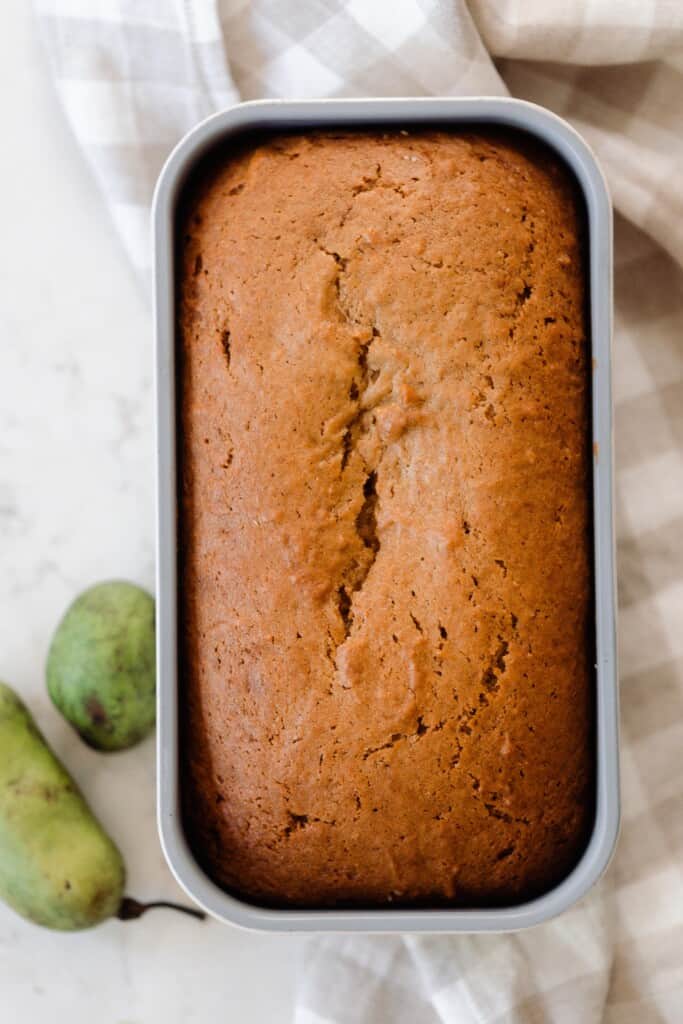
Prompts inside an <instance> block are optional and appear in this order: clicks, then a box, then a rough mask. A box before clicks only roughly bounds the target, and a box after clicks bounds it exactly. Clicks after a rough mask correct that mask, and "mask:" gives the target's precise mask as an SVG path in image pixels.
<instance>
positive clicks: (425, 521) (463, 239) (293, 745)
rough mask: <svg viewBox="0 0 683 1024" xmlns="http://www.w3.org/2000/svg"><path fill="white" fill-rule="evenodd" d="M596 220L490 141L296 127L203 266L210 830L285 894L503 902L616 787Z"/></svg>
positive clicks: (206, 199) (198, 268)
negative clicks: (594, 708)
mask: <svg viewBox="0 0 683 1024" xmlns="http://www.w3.org/2000/svg"><path fill="white" fill-rule="evenodd" d="M580 221H581V216H580V212H579V207H578V203H577V200H576V197H575V194H574V191H573V187H572V185H571V182H570V181H569V178H568V175H567V173H566V172H565V171H564V170H563V169H562V168H561V167H559V166H558V165H557V164H556V163H555V161H554V160H553V159H552V158H551V157H550V156H549V154H548V153H546V152H545V151H543V152H540V151H536V150H534V149H532V148H529V147H528V146H526V145H524V144H522V143H520V141H519V140H518V139H514V138H513V139H510V138H506V137H504V136H500V137H498V136H495V135H489V136H487V135H473V134H447V133H441V132H433V131H430V132H416V133H411V134H407V133H398V132H393V133H390V134H386V135H384V134H380V133H376V134H363V133H347V134H344V133H320V134H315V135H309V136H297V137H294V136H288V137H277V138H273V139H271V140H270V141H267V142H265V143H263V144H261V145H258V146H256V147H255V148H252V149H250V150H248V151H246V152H244V153H243V154H242V155H241V156H239V157H237V158H234V159H232V160H228V161H226V162H225V163H224V164H223V165H221V166H220V167H219V168H218V170H215V171H214V172H213V173H212V175H211V176H210V179H209V180H208V182H204V184H203V185H198V186H196V187H195V191H194V193H193V196H192V200H191V203H190V208H189V211H188V212H187V216H186V223H185V226H184V247H183V256H182V268H181V275H180V277H181V292H182V307H181V314H180V315H181V339H182V341H181V348H182V355H181V366H182V375H181V389H180V409H181V438H182V440H181V464H182V485H181V495H180V514H181V537H182V548H181V559H180V561H181V564H180V573H181V575H180V589H179V593H180V599H181V600H180V609H181V611H180V621H181V644H182V658H183V711H184V712H185V713H186V715H187V724H186V734H185V737H184V751H185V778H184V794H185V814H186V819H187V825H188V828H189V831H190V834H191V836H192V839H193V844H194V847H195V850H196V851H197V854H198V856H199V857H200V859H201V860H202V862H203V863H204V864H205V865H206V866H207V867H208V869H209V870H210V872H211V873H212V875H213V876H214V877H215V878H216V879H217V880H218V881H219V882H220V883H221V884H223V885H224V886H226V887H228V888H230V889H232V890H235V891H238V892H239V893H241V894H243V895H246V896H248V897H250V898H253V899H255V900H257V901H261V902H274V903H280V904H290V905H313V906H315V905H318V906H325V905H334V904H337V905H339V904H343V903H350V904H370V905H377V904H382V903H386V902H388V901H395V902H408V903H409V902H423V903H424V902H430V901H431V902H439V901H444V900H445V901H454V902H455V903H461V904H468V903H469V904H473V903H482V902H488V903H491V902H494V903H495V902H501V903H502V902H510V901H514V900H516V899H518V898H520V897H522V896H525V895H528V894H530V893H534V892H538V891H540V890H542V889H543V888H545V887H548V886H549V885H550V884H552V883H553V882H554V881H556V880H557V879H559V878H560V877H561V876H562V875H563V874H565V873H566V871H567V870H568V867H569V866H570V865H571V864H572V863H573V862H574V861H575V859H576V858H577V856H578V854H579V852H580V850H581V847H582V844H583V843H584V842H585V834H586V829H587V828H588V826H589V821H590V813H591V801H590V796H589V793H590V791H591V788H592V761H591V757H592V755H591V733H590V707H591V702H592V669H591V661H592V647H591V644H590V642H589V641H588V640H587V637H588V636H589V635H590V630H589V618H590V601H589V596H590V585H591V580H590V559H589V548H588V535H589V527H588V513H589V502H588V493H589V484H588V466H587V462H588V457H587V391H588V384H587V342H586V336H585V323H584V275H583V270H582V258H581V249H580V238H579V236H580Z"/></svg>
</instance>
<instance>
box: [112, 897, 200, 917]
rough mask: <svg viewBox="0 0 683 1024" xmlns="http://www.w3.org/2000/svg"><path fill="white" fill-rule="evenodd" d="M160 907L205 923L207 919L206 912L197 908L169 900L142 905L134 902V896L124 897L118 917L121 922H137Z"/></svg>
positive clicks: (136, 901)
mask: <svg viewBox="0 0 683 1024" xmlns="http://www.w3.org/2000/svg"><path fill="white" fill-rule="evenodd" d="M158 907H162V908H165V909H166V910H178V911H180V913H181V914H189V915H190V917H196V918H198V920H200V921H203V920H204V918H205V917H206V914H205V913H204V911H203V910H198V909H197V908H196V907H186V906H184V905H183V904H181V903H169V902H168V901H167V900H155V901H154V903H140V902H139V901H138V900H134V899H133V898H132V896H124V897H123V899H122V900H121V906H120V907H119V909H118V912H117V914H116V916H117V917H118V919H119V921H136V920H137V919H138V917H142V915H143V914H144V913H146V912H147V911H148V910H156V909H157V908H158Z"/></svg>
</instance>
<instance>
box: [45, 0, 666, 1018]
mask: <svg viewBox="0 0 683 1024" xmlns="http://www.w3.org/2000/svg"><path fill="white" fill-rule="evenodd" d="M36 7H37V14H38V20H39V22H40V28H41V30H42V34H43V36H44V38H45V41H46V52H47V54H48V57H49V60H50V63H51V66H52V69H53V74H54V79H55V84H56V87H57V89H58V92H59V94H60V97H61V100H62V103H63V106H64V110H65V113H66V117H67V119H68V121H69V123H70V124H71V127H72V129H73V131H74V133H75V135H76V138H77V139H78V141H79V143H80V145H81V147H82V149H83V153H84V155H85V157H86V159H87V160H88V161H89V163H90V165H91V167H92V169H93V172H94V174H95V176H96V177H97V180H98V182H99V184H100V186H101V189H102V192H103V195H104V197H105V200H106V203H107V205H108V207H109V210H110V212H111V215H112V216H113V218H114V221H115V223H116V225H117V228H118V230H119V232H120V235H121V238H122V240H123V243H124V245H125V248H126V251H127V253H128V255H129V257H130V259H131V260H132V262H133V264H134V265H135V267H136V268H137V269H138V271H139V272H140V276H141V279H142V280H143V281H144V280H145V279H146V277H147V271H148V269H149V248H148V219H149V204H150V200H151V196H152V190H153V186H154V181H155V179H156V175H157V173H158V171H159V169H160V167H161V164H162V162H163V160H164V157H165V156H166V155H167V153H168V151H169V149H170V148H171V147H172V146H173V144H174V143H175V142H176V141H177V140H178V139H179V138H180V136H181V135H182V134H183V133H184V132H185V131H186V130H187V129H188V128H190V127H192V125H193V124H195V123H196V122H197V121H198V120H200V119H201V118H202V117H204V116H206V115H207V114H210V113H211V112H212V111H214V110H217V109H220V108H222V107H225V106H227V105H229V104H232V103H234V102H237V101H238V100H239V99H252V98H256V97H266V96H281V97H282V96H287V97H309V96H358V95H364V96H368V95H380V96H381V95H386V96H388V95H394V96H410V95H432V94H437V95H472V94H489V95H495V94H504V93H506V92H509V93H511V94H512V95H515V96H521V97H523V98H526V99H530V100H534V101H536V102H538V103H541V104H543V105H545V106H547V107H550V108H551V109H552V110H555V111H556V112H557V113H559V114H561V115H562V116H564V117H566V118H567V119H568V120H569V121H571V122H572V123H573V124H574V125H575V126H576V127H577V128H578V129H579V131H581V132H582V134H583V135H584V136H585V137H586V138H587V140H588V141H589V142H590V144H591V145H592V146H593V148H594V149H595V151H596V153H597V154H598V157H599V158H600V160H601V162H602V164H603V166H604V168H605V170H606V173H607V176H608V179H609V183H610V187H611V189H612V194H613V197H614V201H615V206H616V209H617V211H618V216H617V224H616V344H615V367H614V370H615V397H616V446H617V480H616V486H617V530H618V556H619V600H620V658H621V687H622V729H623V756H622V762H623V799H624V807H623V828H622V836H621V840H620V845H619V848H618V852H617V855H616V857H615V860H614V863H613V865H612V866H611V868H610V870H609V871H608V873H607V876H606V878H605V879H604V880H603V882H602V883H601V884H600V886H599V887H598V888H597V890H596V891H595V892H594V893H593V894H592V895H591V896H590V897H589V898H587V899H586V900H584V901H583V902H582V903H581V904H580V905H579V906H578V907H576V908H575V909H574V910H572V911H570V912H569V913H567V914H565V915H563V916H562V917H560V918H559V919H557V920H555V921H553V922H550V923H549V924H547V925H544V926H541V927H539V928H536V929H533V930H532V931H529V932H526V933H522V934H520V935H517V936H471V937H468V936H464V937H440V938H436V937H412V938H406V939H401V938H386V937H372V938H370V937H347V938H343V939H342V938H337V937H326V938H314V939H312V940H311V942H310V943H309V945H308V952H307V957H306V961H305V963H304V964H303V969H302V972H301V980H300V985H299V990H298V1000H297V1009H296V1021H297V1024H343V1022H344V1024H345V1022H348V1024H351V1022H353V1024H380V1022H391V1024H403V1022H405V1024H436V1022H446V1024H451V1022H453V1024H454V1022H458V1024H460V1022H476V1024H493V1022H501V1024H503V1022H505V1024H513V1022H518V1024H536V1022H538V1024H540V1022H550V1024H558V1022H560V1024H563V1022H567V1024H569V1022H571V1024H574V1022H577V1021H580V1022H581V1024H594V1022H595V1024H597V1022H598V1021H605V1022H609V1024H650V1022H652V1024H661V1022H672V1024H674V1022H678V1021H680V1020H681V1019H683V773H681V771H680V764H681V753H682V752H683V269H682V268H683V188H681V184H680V174H681V171H680V168H681V166H683V5H681V4H680V3H678V2H677V0H638V2H636V0H590V2H586V0H526V2H525V3H524V4H521V3H519V2H517V0H470V2H469V3H465V0H374V2H372V0H346V2H344V0H296V2H294V0H291V2H278V0H252V2H249V0H219V2H216V0H37V2H36Z"/></svg>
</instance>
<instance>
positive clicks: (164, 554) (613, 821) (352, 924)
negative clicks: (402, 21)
mask: <svg viewBox="0 0 683 1024" xmlns="http://www.w3.org/2000/svg"><path fill="white" fill-rule="evenodd" d="M430 124H432V125H433V124H439V125H442V126H452V127H453V128H461V127H463V126H464V127H467V126H471V125H476V124H478V125H500V126H506V127H511V128H516V129H519V130H522V131H525V132H528V133H530V134H531V135H533V136H536V137H537V138H539V139H541V140H542V141H543V142H545V143H546V144H547V145H549V146H550V147H551V148H552V149H553V150H555V151H556V152H557V153H558V154H559V155H560V157H561V158H562V159H563V160H564V161H565V163H566V164H567V165H568V166H569V167H570V168H571V170H572V171H573V173H574V175H575V177H576V179H577V181H578V184H579V186H580V188H581V190H582V191H583V195H584V198H585V205H586V210H587V217H588V236H589V237H588V260H589V268H588V270H589V288H590V334H591V344H592V356H593V375H592V430H593V451H594V453H595V458H594V463H593V500H594V565H595V613H596V643H597V656H596V661H597V666H596V667H597V684H596V697H595V699H596V713H597V718H596V721H597V729H596V746H597V749H596V755H597V756H596V766H597V773H596V793H595V824H594V828H593V832H592V836H591V838H590V840H589V843H588V845H587V847H586V850H585V852H584V854H583V856H582V857H581V860H580V861H579V863H578V864H577V865H576V867H575V868H574V869H573V870H572V871H571V873H570V874H569V875H568V876H567V877H566V878H565V879H564V880H563V881H562V882H560V883H559V884H558V885H557V886H556V887H555V888H553V889H552V890H551V891H549V892H547V893H545V894H544V895H542V896H540V897H538V898H536V899H534V900H531V901H529V902H526V903H523V904H519V905H515V906H508V907H502V908H491V907H487V908H482V909H476V908H475V909H457V908H453V909H448V908H439V909H433V910H430V909H415V910H411V909H405V908H396V909H390V908H383V909H377V910H372V909H369V910H365V909H364V910H335V909H324V910H322V909H321V910H279V909H268V908H265V907H260V906H255V905H252V904H249V903H246V902H244V901H242V900H240V899H238V898H236V897H235V896H232V895H230V894H228V893H226V892H224V891H223V890H222V889H220V888H219V887H218V886H217V885H216V884H215V883H214V882H212V881H211V879H210V878H209V877H208V876H207V874H206V873H205V872H204V871H203V870H202V868H201V867H200V866H199V865H198V864H197V862H196V860H195V858H194V856H193V854H192V852H191V850H190V848H189V845H188V842H187V839H186V837H185V835H184V832H183V823H182V819H181V815H180V777H179V775H180V757H179V753H180V751H179V739H178V721H179V716H180V714H181V711H180V709H179V707H178V665H177V618H176V617H177V603H176V594H177V590H176V588H177V585H178V581H177V566H176V554H177V538H176V422H175V373H174V361H175V358H174V357H175V345H176V337H175V301H176V297H175V293H174V244H175V225H174V221H175V210H176V204H177V201H178V198H179V195H180V193H181V191H182V187H183V184H184V182H185V180H186V178H187V176H188V174H189V173H190V171H191V170H192V168H193V167H194V166H195V165H196V164H197V162H198V161H199V160H200V159H201V158H202V157H203V156H204V155H205V154H206V153H207V152H208V151H209V150H210V149H211V148H212V147H213V146H214V145H216V144H217V143H219V142H220V143H224V142H225V141H226V140H229V139H230V138H233V137H236V136H238V135H239V134H241V133H243V132H245V131H249V130H254V129H256V130H258V131H268V130H278V131H282V130H294V131H305V130H306V129H309V128H320V127H323V128H335V127H341V126H343V127H345V128H348V127H354V126H356V127H368V126H372V125H374V126H382V125H384V126H394V127H412V128H416V127H420V126H427V125H430ZM153 228H154V245H155V264H154V270H155V273H154V281H155V326H156V400H157V498H158V549H157V644H158V647H157V664H158V818H159V831H160V835H161V842H162V845H163V848H164V852H165V854H166V859H167V861H168V864H169V866H170V868H171V870H172V871H173V873H174V875H175V877H176V878H177V880H178V882H179V883H180V884H181V885H182V886H183V887H184V888H185V889H186V891H187V892H188V894H189V895H190V896H191V897H192V898H193V899H194V900H195V901H196V902H197V903H199V904H200V905H201V906H203V907H204V908H205V909H206V910H207V911H208V912H209V913H210V914H212V915H213V916H214V917H216V918H218V919H219V920H221V921H225V922H231V923H233V924H237V925H242V926H245V927H251V928H260V929H265V930H272V931H315V930H319V931H363V932H503V931H514V930H517V929H520V928H525V927H528V926H529V925H534V924H538V923H540V922H542V921H546V920H548V919H549V918H551V917H553V916H555V915H556V914H558V913H560V912H561V911H563V910H565V909H566V908H568V907H569V906H571V905H572V904H573V903H575V902H576V901H577V900H578V899H580V897H582V896H583V895H584V894H585V893H586V892H587V891H588V890H589V889H590V888H591V886H592V885H593V884H594V883H595V882H596V880H597V879H598V878H599V877H600V875H601V874H602V872H603V871H604V870H605V868H606V866H607V864H608V862H609V859H610V856H611V854H612V851H613V849H614V845H615V842H616V838H617V833H618V828H619V777H618V770H619V766H618V693H617V665H616V643H615V579H614V526H613V506H612V490H613V487H612V475H613V456H612V398H611V383H610V348H611V334H612V214H611V204H610V198H609V194H608V191H607V187H606V184H605V180H604V178H603V175H602V173H601V171H600V168H599V166H598V165H597V163H596V161H595V158H594V156H593V155H592V153H591V151H590V149H589V148H588V146H587V145H586V143H585V142H584V141H583V140H582V139H581V137H580V136H579V135H578V134H577V133H576V132H575V131H574V130H573V129H572V128H571V127H570V126H569V125H568V124H567V123H566V122H565V121H563V120H561V119H560V118H559V117H556V116H555V115H554V114H551V113H550V112H549V111H547V110H544V109H543V108H541V107H538V106H535V105H534V104H531V103H526V102H523V101H520V100H515V99H500V98H487V97H482V98H465V99H446V98H439V99H387V100H381V99H368V100H319V101H305V102H289V101H279V100H273V101H270V100H268V101H258V102H252V103H243V104H240V105H238V106H236V107H233V108H231V109H229V110H225V111H223V112H221V113H219V114H215V115H214V116H213V117H210V118H208V120H206V121H204V122H202V123H201V124H199V125H198V126H197V127H196V128H194V129H193V130H192V131H191V132H190V133H189V134H188V135H186V136H185V138H184V139H183V140H182V141H181V142H180V143H179V144H178V146H177V147H176V148H175V150H174V151H173V153H172V154H171V156H170V157H169V159H168V161H167V163H166V165H165V167H164V169H163V171H162V173H161V176H160V178H159V181H158V184H157V189H156V194H155V199H154V214H153Z"/></svg>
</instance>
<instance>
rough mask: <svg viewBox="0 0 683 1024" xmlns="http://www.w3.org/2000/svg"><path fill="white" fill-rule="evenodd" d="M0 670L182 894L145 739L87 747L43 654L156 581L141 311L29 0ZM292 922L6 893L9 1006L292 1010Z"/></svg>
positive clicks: (146, 886) (131, 1011) (9, 172)
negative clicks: (62, 919)
mask: <svg viewBox="0 0 683 1024" xmlns="http://www.w3.org/2000/svg"><path fill="white" fill-rule="evenodd" d="M0 107H1V123H2V132H3V143H2V156H1V159H0V179H1V181H0V197H1V198H0V203H1V214H0V220H1V223H2V226H3V227H2V245H1V246H0V338H1V341H0V451H1V460H0V464H1V466H2V469H1V471H0V538H1V540H0V550H1V551H2V557H1V562H0V565H1V567H2V571H1V572H0V622H1V623H2V628H1V630H0V636H1V637H2V642H1V644H0V678H3V679H4V680H6V681H7V682H9V683H10V684H11V685H13V686H14V687H16V688H17V689H18V690H19V691H20V692H21V694H22V695H23V696H24V697H25V699H26V700H27V702H28V703H29V704H30V706H31V708H32V709H33V711H34V713H35V715H36V717H37V719H38V722H39V724H40V726H41V728H42V729H43V730H44V732H45V734H46V736H47V737H48V738H49V740H50V742H51V744H52V745H53V747H54V749H55V750H56V751H57V752H58V753H59V755H60V756H61V757H62V758H63V760H64V761H65V762H66V764H67V765H68V766H69V768H70V769H71V770H72V771H73V773H74V774H75V775H76V777H77V778H78V780H79V781H80V783H81V785H82V787H83V789H84V790H85V792H86V795H87V797H88V798H89V800H90V801H91V803H92V805H93V807H94V808H96V810H97V813H98V814H99V816H100V817H101V819H102V821H103V822H104V823H105V824H106V826H107V828H108V829H109V831H110V832H111V834H112V835H113V836H114V838H115V839H116V841H117V843H118V844H119V845H120V847H121V849H122V850H123V852H124V855H125V857H126V860H127V862H128V867H129V879H130V884H129V890H130V892H131V893H133V894H135V895H136V896H138V897H140V898H142V899H148V898H153V897H176V898H177V897H179V896H180V895H181V894H180V891H179V889H178V887H177V886H176V885H175V883H174V881H173V879H172V878H171V876H170V873H169V871H168V869H167V868H166V866H165V864H164V860H163V856H162V853H161V850H160V847H159V843H158V840H157V834H156V824H155V818H154V746H153V741H152V740H149V741H147V742H146V743H144V744H143V745H142V746H141V747H139V748H137V749H136V750H133V751H131V752H127V753H122V754H117V755H108V756H107V755H102V754H97V753H94V752H92V751H90V750H88V749H87V748H86V747H85V746H84V745H83V744H82V743H81V742H80V740H78V739H77V738H76V737H75V736H74V734H73V733H72V732H71V731H70V729H69V727H68V726H67V725H66V724H65V723H64V721H63V720H62V719H61V718H60V717H59V715H58V714H57V713H56V711H55V710H54V709H53V708H52V706H51V704H50V702H49V700H48V698H47V695H46V691H45V683H44V662H45V655H46V651H47V645H48V643H49V639H50V635H51V632H52V630H53V628H54V626H55V625H56V623H57V621H58V619H59V617H60V615H61V613H62V612H63V610H64V609H65V607H66V605H67V604H68V602H69V601H70V600H71V598H72V597H73V596H74V595H75V593H76V592H77V591H78V590H80V589H81V588H82V587H84V586H86V585H87V584H89V583H91V582H94V581H96V580H100V579H106V578H109V577H112V576H118V577H126V578H129V579H132V580H136V581H138V582H140V583H142V584H144V585H146V586H148V587H151V586H152V581H153V558H154V556H153V493H152V485H153V448H152V394H151V344H152V341H151V323H150V314H149V310H148V307H147V304H146V301H145V299H144V297H143V295H142V294H141V291H140V289H139V286H138V284H137V282H136V281H135V280H134V278H133V276H132V273H131V272H130V270H129V269H128V266H127V264H126V262H125V258H124V256H123V253H122V251H121V249H120V248H119V244H118V240H117V239H116V237H115V236H114V234H113V231H112V229H111V227H110V225H109V223H108V220H107V215H106V213H105V210H104V207H103V205H102V203H101V201H100V198H99V196H98V194H97V192H96V189H95V187H94V185H93V183H92V181H91V179H90V176H89V174H88V172H87V170H86V169H85V167H84V166H83V164H82V162H81V158H80V156H79V154H78V152H77V151H76V148H75V145H74V144H73V142H72V140H71V138H70V137H69V134H68V131H67V129H66V126H65V124H64V123H63V120H62V117H61V114H60V111H59V109H58V106H57V104H56V101H55V99H54V97H53V95H52V92H51V89H50V83H49V81H48V79H47V75H46V73H45V69H44V67H43V65H42V54H41V52H40V47H39V42H38V40H37V39H36V37H35V32H34V26H33V24H32V21H31V17H30V13H29V5H28V4H25V3H10V4H7V5H4V7H3V28H2V32H1V33H0ZM302 941H303V940H302V939H301V938H298V937H294V936H284V937H283V936H263V935H257V934H252V933H247V932H242V931H238V930H236V929H232V928H227V927H224V926H222V925H219V924H217V923H216V922H205V923H204V924H198V923H196V922H195V921H193V920H192V919H189V918H188V919H185V918H183V917H182V916H180V915H174V914H170V913H167V912H164V911H157V912H156V913H153V914H152V913H151V914H149V915H148V916H147V917H146V918H143V919H142V920H140V921H138V922H135V923H128V924H122V923H120V922H117V921H114V922H109V923H107V924H104V925H102V926H101V927H99V928H97V929H94V930H91V931H89V932H82V933H78V934H73V935H62V934H58V933H51V932H48V931H44V930H42V929H39V928H36V927H34V926H32V925H30V924H27V923H26V922H24V921H22V920H21V919H20V918H18V917H16V916H15V915H14V914H13V913H11V912H10V911H9V910H7V909H6V908H5V907H3V906H1V905H0V1021H2V1024H5V1022H6V1024H62V1022H65V1024H66V1022H67V1021H68V1024H81V1022H83V1024H85V1022H86V1021H87V1022H88V1024H90V1022H92V1021H97V1022H98V1024H162V1022H163V1024H191V1022H193V1021H194V1022H202V1024H204V1022H207V1021H216V1022H221V1021H239V1022H240V1024H250V1022H257V1021H258V1022H259V1024H260V1022H266V1021H267V1022H268V1024H271V1022H273V1024H276V1022H279V1021H287V1020H289V1018H290V1014H291V1007H292V994H293V981H294V975H295V971H296V967H297V961H298V954H299V952H300V949H301V944H302Z"/></svg>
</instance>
